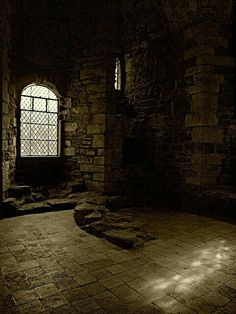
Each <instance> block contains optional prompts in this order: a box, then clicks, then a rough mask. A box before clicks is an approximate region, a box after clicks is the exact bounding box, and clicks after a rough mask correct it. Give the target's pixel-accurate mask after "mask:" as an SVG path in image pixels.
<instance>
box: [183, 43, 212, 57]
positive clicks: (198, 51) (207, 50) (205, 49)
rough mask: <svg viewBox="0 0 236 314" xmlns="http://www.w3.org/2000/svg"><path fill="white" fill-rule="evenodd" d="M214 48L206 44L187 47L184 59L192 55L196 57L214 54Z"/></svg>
mask: <svg viewBox="0 0 236 314" xmlns="http://www.w3.org/2000/svg"><path fill="white" fill-rule="evenodd" d="M214 52H215V51H214V48H213V47H211V46H207V45H201V46H198V47H195V48H192V49H189V50H188V51H186V52H185V54H184V60H188V59H190V58H193V57H197V56H199V55H205V54H206V55H213V54H214Z"/></svg>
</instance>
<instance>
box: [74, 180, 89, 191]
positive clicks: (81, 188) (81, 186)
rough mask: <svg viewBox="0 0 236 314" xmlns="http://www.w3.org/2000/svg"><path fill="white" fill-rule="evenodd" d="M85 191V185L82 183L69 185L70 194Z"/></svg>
mask: <svg viewBox="0 0 236 314" xmlns="http://www.w3.org/2000/svg"><path fill="white" fill-rule="evenodd" d="M84 191H86V185H85V182H84V181H78V182H76V183H72V184H71V192H72V193H76V192H84Z"/></svg>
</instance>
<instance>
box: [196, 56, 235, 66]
mask: <svg viewBox="0 0 236 314" xmlns="http://www.w3.org/2000/svg"><path fill="white" fill-rule="evenodd" d="M196 63H197V65H201V64H212V65H222V66H230V67H231V66H234V64H235V63H234V58H232V57H223V56H211V55H202V56H199V57H197V62H196Z"/></svg>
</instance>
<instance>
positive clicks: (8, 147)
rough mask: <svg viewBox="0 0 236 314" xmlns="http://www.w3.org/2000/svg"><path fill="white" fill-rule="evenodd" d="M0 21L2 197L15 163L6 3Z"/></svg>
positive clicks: (9, 9) (13, 174)
mask: <svg viewBox="0 0 236 314" xmlns="http://www.w3.org/2000/svg"><path fill="white" fill-rule="evenodd" d="M0 19H1V25H0V27H1V29H0V37H1V84H2V86H1V92H2V93H1V126H2V127H1V132H2V133H1V138H2V143H1V148H2V156H1V161H2V177H1V178H2V179H1V181H2V192H3V196H4V194H5V192H6V191H7V190H8V189H9V187H10V185H11V184H12V183H13V181H14V176H15V162H16V117H15V112H16V107H15V92H14V85H13V84H12V68H11V27H10V25H11V8H10V6H9V3H8V1H2V2H1V6H0Z"/></svg>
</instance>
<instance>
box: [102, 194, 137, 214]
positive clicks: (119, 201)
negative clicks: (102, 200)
mask: <svg viewBox="0 0 236 314" xmlns="http://www.w3.org/2000/svg"><path fill="white" fill-rule="evenodd" d="M130 205H131V201H130V200H129V199H128V197H126V196H122V195H117V196H109V197H107V199H106V206H107V208H109V209H111V210H115V209H119V208H124V207H129V206H130Z"/></svg>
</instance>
